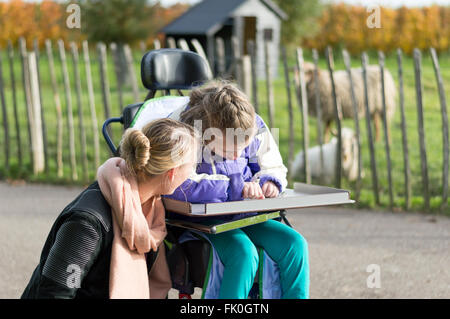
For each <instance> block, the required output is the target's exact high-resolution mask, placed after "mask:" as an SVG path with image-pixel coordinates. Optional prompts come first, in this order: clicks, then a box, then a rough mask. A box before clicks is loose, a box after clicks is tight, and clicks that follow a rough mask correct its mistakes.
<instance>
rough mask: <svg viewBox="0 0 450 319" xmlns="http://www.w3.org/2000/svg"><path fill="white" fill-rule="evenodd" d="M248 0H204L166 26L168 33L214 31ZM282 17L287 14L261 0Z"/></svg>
mask: <svg viewBox="0 0 450 319" xmlns="http://www.w3.org/2000/svg"><path fill="white" fill-rule="evenodd" d="M246 1H247V0H203V1H201V2H199V3H198V4H196V5H194V6H193V7H191V8H190V9H189V10H188V11H186V12H185V13H184V14H182V15H181V16H180V17H178V18H177V19H175V20H174V21H172V22H171V23H169V24H168V25H167V26H165V27H164V28H163V29H162V30H161V32H163V33H166V34H209V33H214V32H215V31H217V30H218V28H219V27H220V26H221V25H222V24H223V23H224V22H225V21H226V20H227V19H228V17H229V15H230V13H231V12H233V11H234V10H235V9H236V8H237V7H238V6H240V5H241V4H243V3H244V2H246ZM260 1H261V2H262V3H263V4H265V5H266V6H267V7H268V8H269V9H270V10H272V11H273V12H275V14H276V15H278V16H279V17H280V18H281V19H286V18H287V15H286V14H285V13H284V12H283V11H282V10H281V9H280V8H278V7H277V6H276V5H275V4H274V3H273V2H272V1H270V0H260Z"/></svg>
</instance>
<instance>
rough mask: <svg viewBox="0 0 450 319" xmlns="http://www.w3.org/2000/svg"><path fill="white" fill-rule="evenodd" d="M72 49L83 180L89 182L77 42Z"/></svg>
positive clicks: (72, 43)
mask: <svg viewBox="0 0 450 319" xmlns="http://www.w3.org/2000/svg"><path fill="white" fill-rule="evenodd" d="M70 49H71V51H72V61H73V74H74V80H75V92H76V94H77V109H78V129H79V130H80V144H81V163H82V165H83V178H84V181H85V182H87V181H88V180H89V167H88V161H87V151H86V130H85V127H84V120H83V103H82V101H81V95H82V92H81V79H80V69H79V56H78V47H77V45H76V44H75V42H71V43H70Z"/></svg>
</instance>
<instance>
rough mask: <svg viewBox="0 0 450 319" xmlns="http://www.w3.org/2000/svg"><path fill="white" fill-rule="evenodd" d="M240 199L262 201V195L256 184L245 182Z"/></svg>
mask: <svg viewBox="0 0 450 319" xmlns="http://www.w3.org/2000/svg"><path fill="white" fill-rule="evenodd" d="M242 197H244V198H251V199H264V194H263V191H262V189H261V186H259V184H258V183H255V182H245V183H244V189H243V190H242Z"/></svg>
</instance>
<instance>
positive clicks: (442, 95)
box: [430, 48, 449, 210]
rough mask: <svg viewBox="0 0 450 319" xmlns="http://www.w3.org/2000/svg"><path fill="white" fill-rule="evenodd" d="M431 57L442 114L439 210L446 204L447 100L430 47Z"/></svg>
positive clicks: (432, 49) (436, 58)
mask: <svg viewBox="0 0 450 319" xmlns="http://www.w3.org/2000/svg"><path fill="white" fill-rule="evenodd" d="M430 54H431V59H432V61H433V68H434V74H435V76H436V82H437V85H438V89H439V101H440V104H441V115H442V143H443V153H444V159H443V169H442V204H441V210H445V209H446V208H447V206H448V204H447V199H448V166H449V163H448V162H449V145H448V144H449V140H448V117H447V102H446V100H445V90H444V82H443V80H442V75H441V70H440V67H439V61H438V57H437V55H436V50H435V49H434V48H430Z"/></svg>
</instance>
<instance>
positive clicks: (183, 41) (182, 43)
mask: <svg viewBox="0 0 450 319" xmlns="http://www.w3.org/2000/svg"><path fill="white" fill-rule="evenodd" d="M177 42H178V48H180V49H181V50H184V51H191V50H190V49H189V44H188V43H187V41H186V39H184V38H180V39H178V41H177Z"/></svg>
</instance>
